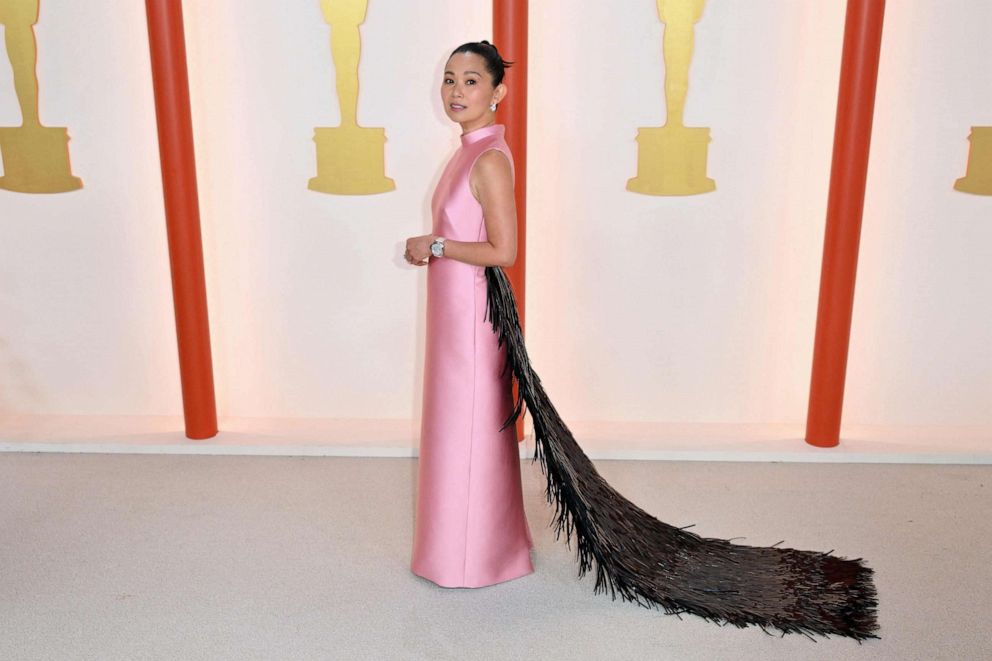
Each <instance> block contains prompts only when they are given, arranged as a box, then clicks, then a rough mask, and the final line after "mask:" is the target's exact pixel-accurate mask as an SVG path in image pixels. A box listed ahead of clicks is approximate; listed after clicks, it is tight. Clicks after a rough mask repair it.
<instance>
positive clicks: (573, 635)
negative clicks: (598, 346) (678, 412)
mask: <svg viewBox="0 0 992 661" xmlns="http://www.w3.org/2000/svg"><path fill="white" fill-rule="evenodd" d="M597 465H598V466H599V467H600V470H601V472H602V473H603V475H604V476H605V477H606V478H607V479H608V480H609V481H610V482H611V483H612V484H613V485H614V486H616V487H617V488H618V489H619V490H620V491H621V492H622V493H624V494H625V495H627V496H628V497H630V498H631V499H632V500H634V501H635V502H637V503H638V504H640V505H641V506H642V507H644V508H645V509H647V510H648V511H651V512H652V513H654V514H656V515H657V516H659V518H661V519H663V520H665V521H667V522H669V523H672V524H676V525H687V524H690V523H695V524H696V527H695V528H694V530H695V531H696V532H698V533H700V534H703V535H706V536H720V537H734V536H746V537H747V539H746V541H747V542H749V543H754V544H772V543H774V542H777V541H779V540H781V539H785V541H786V543H787V545H791V546H796V547H801V548H809V549H816V550H830V549H836V551H837V553H839V554H841V555H847V556H852V557H853V556H863V557H864V558H866V559H867V560H868V562H869V563H870V565H871V566H872V567H874V568H875V570H876V572H877V582H878V588H879V592H880V598H881V609H880V620H881V625H882V630H881V635H882V639H881V640H877V641H869V642H867V643H865V644H863V645H858V644H857V643H855V642H852V641H849V640H843V639H829V640H824V639H820V640H819V642H813V641H811V640H808V639H806V638H803V637H801V636H789V637H786V638H778V637H773V636H768V635H766V634H764V633H762V632H761V631H760V630H758V629H755V628H751V629H746V630H738V629H734V628H730V627H722V628H721V627H717V626H715V625H712V624H708V623H706V622H703V621H701V620H699V619H697V618H691V617H686V618H685V619H682V620H680V619H679V618H676V617H673V616H666V615H664V614H662V613H660V612H657V611H650V610H647V609H644V608H641V607H638V606H636V605H632V604H626V603H622V602H619V601H617V602H611V601H610V598H609V597H608V596H605V595H593V594H592V587H593V586H592V577H591V576H587V577H586V578H584V579H582V580H578V579H577V578H576V577H575V574H576V565H575V563H574V560H573V557H572V553H571V551H570V550H569V549H567V548H566V547H565V545H564V544H563V543H562V542H556V541H555V540H554V536H553V533H552V531H551V530H550V529H549V528H548V527H547V523H548V522H549V520H550V510H549V509H548V507H547V506H546V505H545V503H544V500H543V498H544V496H543V484H544V482H543V476H542V475H541V474H540V472H539V469H538V466H537V465H536V464H532V463H531V462H530V461H525V462H524V463H523V469H524V478H525V479H524V486H525V491H526V493H525V496H526V504H527V512H528V517H529V519H530V522H531V527H532V530H533V532H534V537H535V543H536V548H535V551H534V561H535V567H536V571H535V573H534V574H532V575H530V576H527V577H524V578H522V579H518V580H515V581H510V582H508V583H505V584H502V585H498V586H493V587H490V588H484V589H480V590H461V589H456V590H448V589H443V588H439V587H436V586H435V585H433V584H431V583H429V582H427V581H425V580H423V579H420V578H418V577H416V576H414V575H413V574H411V573H410V572H409V570H408V561H409V552H410V543H411V536H412V526H413V491H414V479H415V475H416V460H414V459H376V458H333V457H305V458H294V457H237V456H157V455H150V456H149V455H101V454H26V453H0V534H2V543H0V659H4V660H9V661H13V660H20V659H46V660H47V659H60V660H61V659H94V660H95V659H99V660H101V661H102V660H111V659H128V660H137V659H182V660H193V659H458V660H463V659H569V660H570V659H797V660H798V659H872V660H875V659H899V660H910V659H985V658H989V657H990V646H989V637H988V634H987V632H986V630H987V614H988V611H989V608H990V607H992V587H990V585H992V563H990V562H989V561H988V553H989V548H990V544H989V542H990V540H992V516H989V513H990V511H992V508H990V505H992V496H990V490H992V486H990V484H989V482H990V478H992V467H990V466H927V465H892V464H882V465H879V464H796V463H789V464H760V463H702V462H686V463H678V462H663V461H655V462H615V461H614V462H608V461H601V462H597Z"/></svg>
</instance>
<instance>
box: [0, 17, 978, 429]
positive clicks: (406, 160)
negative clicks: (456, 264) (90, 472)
mask: <svg viewBox="0 0 992 661" xmlns="http://www.w3.org/2000/svg"><path fill="white" fill-rule="evenodd" d="M369 4H370V8H369V12H368V17H367V20H366V22H365V24H364V25H363V26H362V37H363V56H362V64H361V85H362V87H361V92H360V102H359V121H360V123H361V124H363V125H365V126H383V127H385V128H386V135H387V144H386V170H387V175H388V176H390V177H393V178H394V179H395V180H396V184H397V189H396V191H395V192H391V193H386V194H382V195H376V196H361V197H345V196H330V195H323V194H319V193H314V192H311V191H309V190H307V188H306V183H307V179H308V178H309V177H311V176H313V174H314V170H315V156H314V145H313V143H312V142H311V136H312V131H313V127H315V126H333V125H335V124H336V123H337V119H338V117H337V105H336V97H335V90H334V77H333V68H332V65H331V59H330V46H329V37H330V29H329V27H328V26H327V25H326V24H325V23H324V22H323V19H322V16H321V14H320V9H319V3H318V2H317V0H313V1H312V2H309V1H308V2H295V3H271V2H261V1H255V2H248V3H246V2H243V1H241V2H237V1H235V0H217V1H214V2H209V3H206V2H204V3H190V2H187V3H185V12H186V29H187V34H186V37H187V47H188V55H189V59H190V83H191V92H192V102H193V116H194V117H193V118H194V131H195V138H196V148H197V165H198V179H199V185H200V203H201V215H202V222H203V236H204V248H205V253H206V267H207V281H208V297H209V305H210V316H211V330H212V337H213V349H214V361H215V379H216V383H217V394H218V405H219V412H220V414H221V415H222V416H265V417H326V418H396V419H406V418H412V417H416V416H417V414H418V412H419V403H420V379H421V378H422V373H421V360H422V354H421V347H422V345H423V339H424V338H423V324H422V319H423V304H424V287H423V284H424V277H425V274H424V273H423V272H422V271H419V272H418V271H416V270H413V269H411V268H409V267H406V266H405V265H403V263H402V262H401V260H400V259H399V255H400V252H401V249H400V241H401V239H403V238H405V237H406V236H408V235H411V234H414V233H421V232H426V231H427V230H428V228H429V217H428V213H429V210H428V203H429V198H430V193H431V189H432V187H433V184H434V182H435V181H436V179H437V177H438V176H439V173H440V169H441V167H442V165H443V163H444V160H445V159H446V157H447V155H448V154H449V153H450V151H451V150H452V149H454V148H455V146H456V145H457V129H456V128H453V127H452V126H451V125H450V124H449V123H448V122H447V120H446V119H445V118H444V116H443V113H442V111H441V109H440V107H439V105H438V103H437V100H436V97H437V95H436V86H437V78H438V74H439V73H440V70H441V64H442V63H443V61H444V57H445V53H446V51H447V50H448V49H450V47H453V46H454V45H457V44H458V43H460V42H462V41H465V40H470V39H480V38H484V37H488V36H489V35H490V33H491V19H490V14H489V11H490V3H489V2H487V1H482V2H472V3H466V2H457V3H456V2H452V1H451V0H430V1H418V2H396V1H393V2H389V1H387V0H371V1H370V3H369ZM144 21H145V18H144V8H143V5H142V4H141V3H115V2H110V0H102V1H99V2H90V3H85V5H84V4H83V3H74V2H69V1H68V0H44V1H43V2H42V17H41V22H40V23H39V25H38V26H37V34H38V41H39V49H40V62H39V68H38V74H39V79H40V81H41V85H42V87H41V90H42V91H41V111H42V118H43V121H44V122H45V123H46V124H48V125H57V126H66V125H67V126H69V130H70V135H72V137H73V140H72V143H71V151H72V158H73V169H74V171H75V173H76V174H77V175H79V176H81V177H82V178H83V179H84V182H85V186H86V187H85V188H84V189H83V190H82V191H79V192H75V193H69V194H61V195H51V196H32V195H23V194H13V193H9V192H3V191H0V413H5V414H9V413H40V414H50V413H76V414H134V415H142V414H144V415H151V414H176V413H179V412H180V403H179V402H180V399H179V390H178V373H177V368H176V358H175V337H174V330H173V326H172V323H173V322H172V309H171V294H170V292H169V284H168V261H167V253H166V247H165V231H164V219H163V214H162V210H161V209H162V205H161V187H160V183H159V174H158V154H157V143H156V136H155V125H154V114H153V103H152V94H151V81H150V73H149V66H148V51H147V43H146V29H145V22H144ZM843 21H844V11H843V3H840V2H821V1H820V0H801V1H800V0H797V1H796V2H780V1H778V0H750V1H747V2H745V1H744V0H724V1H722V2H721V1H717V0H711V1H710V2H709V3H707V7H706V10H705V13H704V16H703V19H702V21H701V22H700V23H699V24H697V26H696V51H695V57H694V59H693V62H692V70H691V77H690V89H689V96H688V104H687V108H686V123H687V124H688V125H693V126H708V127H710V128H711V132H712V137H713V142H712V143H711V145H710V152H709V154H710V161H709V173H710V176H712V177H713V178H715V179H716V181H717V191H716V192H715V193H711V194H708V195H701V196H693V197H684V198H674V197H668V198H665V197H648V196H641V195H635V194H632V193H627V192H626V191H625V190H624V185H625V182H626V180H627V178H629V177H631V176H633V175H634V174H635V169H636V143H635V142H634V136H635V135H636V131H637V127H640V126H657V125H660V124H662V123H663V122H664V100H663V87H662V84H663V63H662V60H661V36H662V30H663V28H662V25H661V23H660V22H659V21H658V19H657V13H656V10H655V3H654V2H653V1H650V0H643V1H638V2H624V3H602V2H595V3H593V2H565V1H564V0H542V1H541V2H533V3H531V46H530V48H531V71H530V77H531V89H530V141H531V142H530V150H529V158H530V181H529V194H530V201H529V209H528V214H529V228H528V242H529V244H528V306H527V307H528V309H527V314H528V329H527V330H528V337H529V342H530V346H531V351H532V354H533V358H534V361H535V363H536V365H537V367H538V369H539V371H540V373H541V375H542V378H543V379H544V380H545V382H546V383H547V385H548V389H549V391H550V392H551V393H552V396H553V398H554V399H555V402H556V404H557V405H558V406H559V408H560V409H561V410H562V413H563V414H564V415H565V417H566V418H567V419H575V420H590V419H598V420H607V421H610V420H612V421H663V422H664V421H669V422H727V423H766V422H767V423H771V422H792V423H794V422H801V421H802V420H803V418H804V416H805V408H806V397H807V391H808V382H809V368H810V360H811V355H812V346H811V344H812V335H813V328H814V323H815V313H816V294H817V283H818V278H819V266H820V252H821V250H822V237H823V219H824V214H825V204H826V196H827V184H828V176H829V167H830V151H831V140H832V132H833V121H834V112H835V100H836V89H837V80H838V69H839V64H840V46H841V39H842V35H843ZM989 24H992V8H990V7H989V6H987V3H984V2H982V1H981V0H974V1H967V2H965V1H963V0H962V2H956V3H940V2H937V1H936V0H930V1H924V0H916V1H907V2H900V3H889V6H888V10H887V15H886V25H885V34H884V37H883V52H882V67H881V71H880V80H879V95H878V99H879V100H878V106H877V110H876V131H875V134H874V139H873V145H872V161H871V171H870V173H869V191H868V199H867V204H866V214H865V221H864V233H863V241H862V250H861V268H860V270H859V280H858V289H857V294H856V309H855V321H854V329H853V336H852V346H851V360H850V369H849V383H848V390H847V408H846V411H845V421H846V422H849V423H874V424H892V425H898V424H992V413H990V412H989V410H988V409H989V407H988V406H987V405H986V399H987V395H988V393H989V392H990V386H992V355H990V350H989V348H988V342H987V339H986V336H987V329H988V328H989V323H990V321H992V312H989V310H988V308H987V306H983V305H981V303H982V302H983V301H987V300H989V295H990V294H992V292H990V291H989V289H990V287H992V284H990V279H989V278H988V277H987V275H986V272H985V269H986V268H987V267H986V266H985V264H987V263H988V261H989V257H990V256H992V255H990V248H989V246H990V245H992V243H990V239H992V236H990V233H992V228H990V220H989V218H990V211H992V200H990V199H989V198H981V197H976V196H970V195H964V194H961V193H956V192H953V191H952V190H951V185H952V184H953V180H954V178H956V177H958V176H961V175H962V174H963V173H964V165H965V159H966V157H967V142H966V140H965V138H966V136H967V133H968V130H969V127H970V126H971V125H975V124H978V125H980V124H992V116H990V115H989V113H990V112H992V85H990V84H988V83H987V81H983V80H982V79H981V77H978V76H974V75H972V72H973V71H974V66H975V65H974V64H969V63H978V62H984V61H988V59H989V56H990V55H992V53H990V52H989V47H988V46H987V39H986V38H985V36H984V35H983V34H982V30H981V26H983V25H989ZM0 62H2V60H0ZM12 89H13V88H12V82H11V77H10V72H9V70H8V69H6V68H5V67H2V66H0V125H8V126H9V125H13V124H16V123H17V121H18V112H17V106H16V101H15V99H14V95H13V92H12Z"/></svg>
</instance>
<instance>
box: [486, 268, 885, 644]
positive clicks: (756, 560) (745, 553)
mask: <svg viewBox="0 0 992 661" xmlns="http://www.w3.org/2000/svg"><path fill="white" fill-rule="evenodd" d="M486 278H487V280H488V304H487V314H488V317H489V319H490V320H491V322H492V327H493V328H492V329H493V332H494V333H495V334H496V335H497V336H498V337H499V343H500V344H501V345H504V346H505V347H506V348H507V357H508V361H507V364H506V369H507V371H509V372H512V373H513V376H514V378H515V379H516V381H517V385H518V386H519V398H518V400H517V402H516V404H515V406H514V408H513V412H512V413H511V414H510V416H509V418H508V419H507V420H506V421H505V422H504V426H505V427H506V428H508V429H512V428H513V422H514V421H515V420H516V419H517V418H518V417H519V416H520V415H521V413H522V408H523V405H524V404H525V403H526V406H527V410H528V411H529V412H530V414H531V416H532V417H533V422H534V435H535V439H536V443H535V456H534V459H535V460H537V459H540V460H541V468H542V469H543V470H544V473H545V475H546V477H547V481H548V484H547V491H546V495H547V499H548V502H550V503H551V504H553V505H554V506H555V518H554V524H555V528H556V533H557V536H559V537H560V536H561V534H562V533H564V535H565V540H566V543H569V544H570V543H571V540H572V537H573V535H574V538H575V540H576V542H577V556H578V561H579V576H582V575H584V574H585V573H586V572H587V571H589V570H590V569H593V568H595V571H596V586H595V590H594V592H596V593H598V592H601V591H603V592H605V591H606V590H609V592H610V594H611V596H612V598H613V599H616V595H618V594H619V595H620V597H621V598H622V599H623V600H625V601H634V602H637V603H639V604H641V605H643V606H646V607H656V608H660V609H662V610H664V611H665V612H668V613H692V614H694V615H698V616H700V617H703V618H705V619H707V620H712V621H715V622H718V623H728V624H733V625H736V626H739V627H744V626H747V625H749V624H754V625H757V626H760V627H762V628H771V629H777V630H779V631H781V632H783V633H803V634H806V635H809V634H819V635H824V636H827V635H830V634H836V635H841V636H849V637H851V638H855V639H857V640H859V641H860V640H862V639H865V638H875V637H877V636H875V633H874V632H875V631H876V630H877V628H878V624H877V621H876V607H877V605H878V600H877V597H876V592H875V586H874V583H873V581H872V570H871V569H869V568H868V567H866V566H865V565H864V564H863V563H862V562H861V560H860V559H858V560H847V559H844V558H838V557H836V556H833V555H830V554H829V553H816V552H811V551H799V550H795V549H788V548H778V547H777V546H773V547H752V546H743V545H739V544H733V543H731V542H729V541H726V540H722V539H707V538H703V537H700V536H699V535H696V534H694V533H691V532H688V531H686V530H685V529H682V528H676V527H674V526H670V525H668V524H667V523H664V522H662V521H659V520H658V519H656V518H654V517H653V516H651V515H650V514H648V513H647V512H645V511H644V510H642V509H641V508H639V507H637V505H635V504H634V503H632V502H630V501H629V500H627V499H626V498H624V497H623V496H622V495H620V494H619V493H617V491H616V490H615V489H613V488H612V487H611V486H610V485H609V484H608V483H607V482H606V481H605V480H604V479H603V478H602V477H601V476H600V475H599V473H598V472H597V471H596V468H595V467H594V466H593V464H592V462H591V461H590V460H589V458H588V457H587V456H586V455H585V453H584V452H582V448H580V447H579V445H578V443H576V442H575V439H574V438H573V436H572V433H571V432H570V431H569V429H568V427H567V426H566V425H565V423H564V422H563V421H562V419H561V417H560V416H559V415H558V412H557V411H556V410H555V408H554V406H553V405H552V403H551V401H550V399H549V398H548V396H547V393H545V392H544V388H543V387H542V386H541V380H540V378H538V376H537V374H535V373H534V370H533V369H532V368H531V365H530V361H529V359H528V357H527V349H526V347H525V346H524V341H523V334H522V333H521V330H520V325H519V321H518V319H517V310H516V304H515V301H514V298H513V290H512V288H511V287H510V283H509V280H508V279H507V277H506V275H505V274H504V273H503V271H502V270H501V269H499V268H494V267H490V268H487V269H486Z"/></svg>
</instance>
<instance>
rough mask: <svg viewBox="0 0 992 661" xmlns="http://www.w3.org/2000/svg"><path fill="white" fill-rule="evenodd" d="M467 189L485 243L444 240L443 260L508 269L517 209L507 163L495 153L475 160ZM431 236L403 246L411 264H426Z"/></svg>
mask: <svg viewBox="0 0 992 661" xmlns="http://www.w3.org/2000/svg"><path fill="white" fill-rule="evenodd" d="M469 187H470V188H471V190H472V194H473V195H474V196H475V198H476V199H477V200H479V204H481V205H482V215H483V217H484V218H485V222H486V235H487V240H486V241H454V240H452V239H445V242H444V259H456V260H458V261H460V262H465V263H466V264H473V265H475V266H512V265H513V262H514V261H516V258H517V206H516V200H515V199H514V197H513V172H512V170H511V169H510V161H509V160H508V159H507V158H506V156H505V155H504V154H503V153H502V152H500V151H498V150H495V149H493V150H489V151H487V152H485V153H484V154H482V155H481V156H479V158H478V160H476V162H475V166H474V167H473V168H472V172H471V174H470V175H469ZM433 241H434V235H432V234H426V235H424V236H417V237H413V238H412V239H408V240H407V242H406V248H407V253H408V254H409V255H410V258H411V262H412V263H413V264H416V265H418V266H423V265H424V264H426V263H427V261H428V260H427V258H428V257H430V254H431V249H430V247H431V243H432V242H433Z"/></svg>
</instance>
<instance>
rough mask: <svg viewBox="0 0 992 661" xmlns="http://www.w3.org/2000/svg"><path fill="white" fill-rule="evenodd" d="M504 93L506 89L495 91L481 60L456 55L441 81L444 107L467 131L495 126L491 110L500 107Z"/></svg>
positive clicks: (464, 54) (450, 61) (470, 55)
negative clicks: (498, 104) (489, 125)
mask: <svg viewBox="0 0 992 661" xmlns="http://www.w3.org/2000/svg"><path fill="white" fill-rule="evenodd" d="M505 93H506V88H505V87H504V86H503V85H499V86H498V87H493V78H492V75H490V73H489V72H488V71H486V61H485V60H484V59H482V56H480V55H476V54H475V53H455V54H454V55H452V56H451V57H450V58H449V59H448V63H447V64H446V65H445V67H444V76H443V78H442V79H441V103H443V104H444V112H445V114H447V115H448V118H449V119H451V120H452V121H454V122H458V123H459V124H461V125H462V127H463V128H465V129H466V130H471V129H473V128H478V127H480V126H485V125H487V124H490V123H492V121H493V119H494V115H495V112H493V111H492V110H490V109H489V106H490V104H492V103H499V102H500V101H501V100H502V98H503V96H504V95H505Z"/></svg>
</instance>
